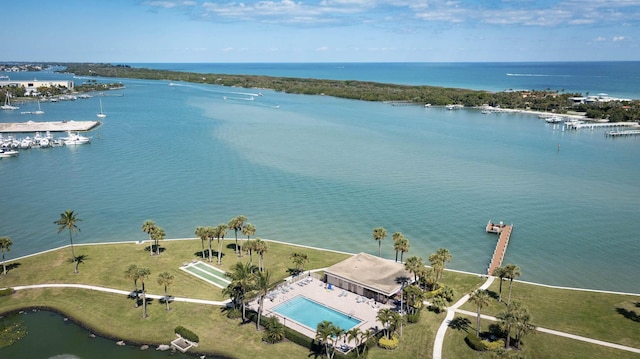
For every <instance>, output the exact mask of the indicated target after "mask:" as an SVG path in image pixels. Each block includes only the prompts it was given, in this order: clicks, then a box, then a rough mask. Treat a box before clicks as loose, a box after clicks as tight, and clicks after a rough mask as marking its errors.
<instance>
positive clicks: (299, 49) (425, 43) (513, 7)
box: [0, 0, 640, 63]
mask: <svg viewBox="0 0 640 359" xmlns="http://www.w3.org/2000/svg"><path fill="white" fill-rule="evenodd" d="M0 14H1V16H0V17H1V18H2V25H3V26H2V28H3V33H4V35H3V37H2V41H0V61H5V62H6V61H34V62H58V61H59V62H110V63H151V62H206V63H260V62H503V61H504V62H512V61H515V62H521V61H637V60H640V0H483V1H469V0H458V1H431V0H300V1H295V0H273V1H269V0H263V1H255V0H222V1H217V0H209V1H200V0H60V1H52V0H29V1H16V0H13V1H11V0H10V1H3V4H2V7H1V9H0Z"/></svg>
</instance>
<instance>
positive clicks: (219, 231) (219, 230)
mask: <svg viewBox="0 0 640 359" xmlns="http://www.w3.org/2000/svg"><path fill="white" fill-rule="evenodd" d="M228 228H229V227H227V225H226V224H224V223H221V224H219V225H218V226H217V227H216V229H215V233H216V238H217V239H218V265H221V264H222V243H223V241H224V236H226V235H227V229H228Z"/></svg>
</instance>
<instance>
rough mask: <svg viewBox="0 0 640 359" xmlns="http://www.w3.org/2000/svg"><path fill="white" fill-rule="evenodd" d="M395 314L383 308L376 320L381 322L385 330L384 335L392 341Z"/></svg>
mask: <svg viewBox="0 0 640 359" xmlns="http://www.w3.org/2000/svg"><path fill="white" fill-rule="evenodd" d="M393 313H395V312H394V311H392V310H391V309H389V308H383V309H380V311H378V315H376V320H377V321H379V322H380V324H382V327H383V328H384V335H385V336H386V337H387V338H389V339H391V321H392V319H393V318H392V317H393Z"/></svg>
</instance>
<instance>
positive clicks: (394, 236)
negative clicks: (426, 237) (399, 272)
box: [391, 232, 404, 262]
mask: <svg viewBox="0 0 640 359" xmlns="http://www.w3.org/2000/svg"><path fill="white" fill-rule="evenodd" d="M401 238H404V235H403V234H402V232H395V233H394V234H392V235H391V239H393V249H394V250H395V251H396V262H397V261H398V252H400V248H398V241H399V240H400V239H401Z"/></svg>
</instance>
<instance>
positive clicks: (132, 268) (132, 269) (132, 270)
mask: <svg viewBox="0 0 640 359" xmlns="http://www.w3.org/2000/svg"><path fill="white" fill-rule="evenodd" d="M124 275H125V277H127V279H132V280H133V287H134V288H135V289H134V290H135V292H136V293H138V279H140V273H139V270H138V266H137V265H135V264H131V265H129V268H127V270H126V271H124Z"/></svg>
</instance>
